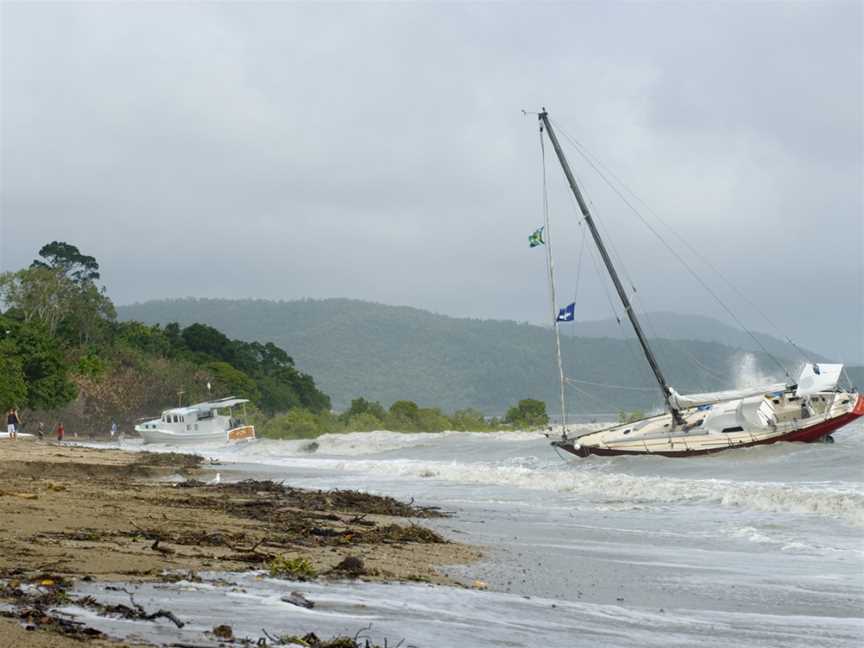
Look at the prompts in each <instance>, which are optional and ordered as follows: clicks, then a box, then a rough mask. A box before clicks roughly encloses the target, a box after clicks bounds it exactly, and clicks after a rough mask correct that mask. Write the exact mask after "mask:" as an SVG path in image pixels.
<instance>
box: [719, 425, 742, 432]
mask: <svg viewBox="0 0 864 648" xmlns="http://www.w3.org/2000/svg"><path fill="white" fill-rule="evenodd" d="M743 431H744V428H743V427H741V426H740V425H736V426H735V427H728V428H723V432H743Z"/></svg>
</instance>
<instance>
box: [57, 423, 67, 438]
mask: <svg viewBox="0 0 864 648" xmlns="http://www.w3.org/2000/svg"><path fill="white" fill-rule="evenodd" d="M65 432H66V430H65V429H64V428H63V422H62V421H61V422H60V423H58V424H57V442H58V443H63V434H64V433H65Z"/></svg>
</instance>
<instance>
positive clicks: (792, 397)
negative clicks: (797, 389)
mask: <svg viewBox="0 0 864 648" xmlns="http://www.w3.org/2000/svg"><path fill="white" fill-rule="evenodd" d="M797 400H801V398H800V397H799V396H791V397H790V398H789V402H790V403H791V402H792V401H797Z"/></svg>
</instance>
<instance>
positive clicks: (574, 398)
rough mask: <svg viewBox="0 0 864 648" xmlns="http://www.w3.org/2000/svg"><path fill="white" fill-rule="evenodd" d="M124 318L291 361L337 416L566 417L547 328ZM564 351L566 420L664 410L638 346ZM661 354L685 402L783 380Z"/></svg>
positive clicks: (179, 303) (339, 307)
mask: <svg viewBox="0 0 864 648" xmlns="http://www.w3.org/2000/svg"><path fill="white" fill-rule="evenodd" d="M118 316H119V318H120V319H134V320H138V321H141V322H146V323H150V324H167V323H169V322H179V323H180V324H189V323H193V322H201V323H206V324H209V325H211V326H215V327H217V328H218V329H220V330H222V331H224V332H225V333H226V334H228V335H229V336H232V337H237V338H239V339H244V340H261V341H272V342H274V343H276V344H277V345H278V346H280V347H282V348H285V349H289V350H290V353H291V355H292V356H293V358H294V360H295V362H296V364H297V367H298V369H300V370H301V371H304V372H308V373H311V374H312V375H314V376H315V377H316V381H317V382H318V384H319V385H320V387H321V389H322V390H323V391H325V392H326V393H327V394H329V395H330V396H331V398H332V401H333V405H334V407H336V408H343V407H345V406H347V404H348V403H349V402H350V400H351V399H352V398H355V397H358V396H364V397H366V398H371V399H374V400H379V401H381V402H382V403H384V404H385V405H386V404H389V403H392V402H393V401H395V400H398V399H410V400H413V401H416V402H418V403H420V404H421V405H428V406H436V407H441V408H444V409H446V410H455V409H460V408H463V407H474V408H478V409H480V410H482V411H484V412H486V413H487V414H501V413H503V412H504V411H505V409H506V408H507V406H509V405H510V404H512V403H513V402H515V401H517V400H519V399H522V398H526V397H533V398H539V399H542V400H545V401H546V402H547V403H548V404H549V406H550V411H553V412H554V411H557V410H558V407H557V405H556V403H557V393H558V392H557V389H558V388H557V375H556V370H555V365H554V363H555V359H554V344H553V341H552V337H551V336H552V333H551V331H550V330H548V329H544V328H542V327H539V326H534V325H529V324H520V323H517V322H510V321H495V320H475V319H458V318H453V317H446V316H442V315H436V314H433V313H430V312H427V311H423V310H418V309H415V308H409V307H400V306H385V305H382V304H374V303H369V302H364V301H357V300H349V299H324V300H300V301H289V302H273V301H264V300H222V299H180V300H163V301H152V302H147V303H143V304H133V305H130V306H122V307H119V308H118ZM562 342H563V353H564V357H565V362H566V365H567V366H566V372H567V374H568V376H570V377H572V378H575V379H578V380H580V381H585V382H580V383H575V384H574V385H572V386H571V387H570V388H569V390H568V398H570V399H571V405H572V407H571V408H569V409H572V410H573V411H575V412H582V413H601V412H617V411H618V410H620V409H637V408H647V407H651V406H654V405H659V404H660V401H659V392H658V391H657V388H656V385H655V384H654V382H653V380H652V377H651V374H650V371H649V370H648V368H647V366H646V365H645V362H644V360H643V359H642V357H641V355H640V354H639V351H638V349H637V347H636V346H635V342H634V341H632V340H623V339H610V338H579V337H577V338H566V339H564V340H562ZM655 346H656V352H657V355H658V356H659V358H660V361H661V363H662V364H663V367H664V370H665V371H666V373H667V377H668V379H669V380H670V381H671V382H672V383H673V384H674V385H675V387H676V388H677V389H678V390H679V391H681V392H686V391H704V390H712V389H721V388H730V387H734V386H736V385H740V384H741V383H742V381H748V380H753V379H757V380H758V378H759V376H766V375H770V376H777V374H778V372H779V369H778V368H777V366H776V365H774V363H773V362H772V361H771V360H770V359H769V358H767V357H766V356H763V355H761V354H759V353H748V352H743V351H740V350H735V349H732V348H731V347H728V346H724V345H721V344H718V343H716V342H705V341H693V340H691V341H670V340H662V339H661V340H657V341H656V345H655ZM788 364H789V365H790V368H794V367H795V363H794V362H793V361H790V362H789V363H788ZM780 376H781V377H782V373H781V374H780ZM588 383H602V384H606V385H617V386H621V387H627V388H628V389H604V388H602V387H598V386H596V385H591V384H588Z"/></svg>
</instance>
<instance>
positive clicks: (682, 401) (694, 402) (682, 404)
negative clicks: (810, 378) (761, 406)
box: [669, 365, 825, 409]
mask: <svg viewBox="0 0 864 648" xmlns="http://www.w3.org/2000/svg"><path fill="white" fill-rule="evenodd" d="M822 366H825V365H822ZM785 389H786V383H782V382H781V383H774V384H772V385H759V386H757V387H748V388H746V389H729V390H726V391H719V392H709V393H705V394H679V393H678V392H676V391H675V390H674V389H672V390H671V391H672V396H671V397H670V399H669V401H670V403H671V404H672V407H674V408H676V409H688V408H690V407H699V406H700V405H711V404H713V403H722V402H724V401H731V400H736V399H739V398H747V397H748V396H761V395H762V394H770V393H771V392H778V391H783V390H785Z"/></svg>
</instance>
